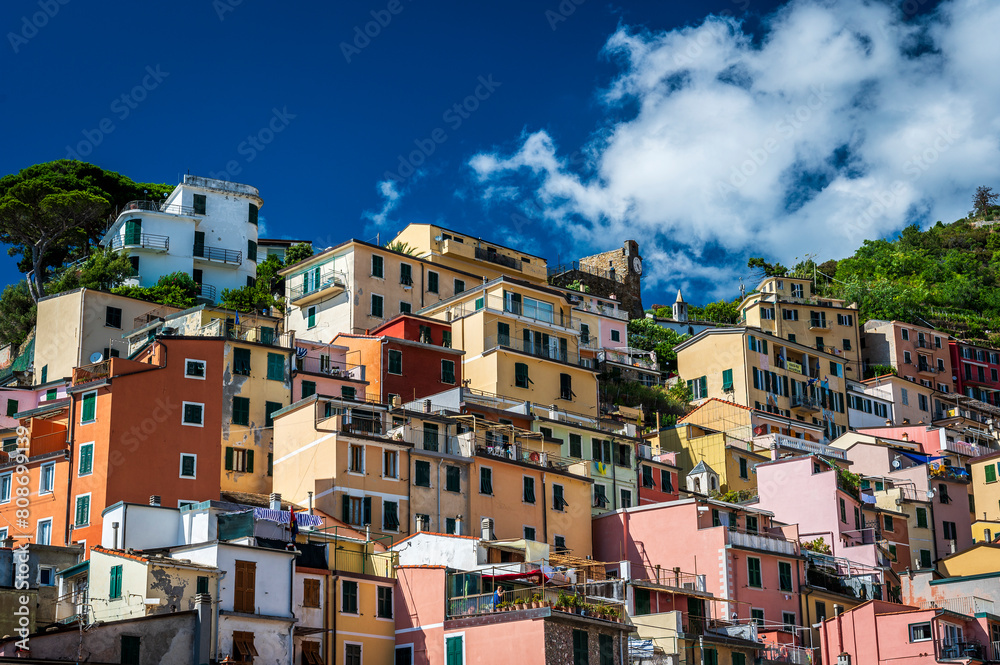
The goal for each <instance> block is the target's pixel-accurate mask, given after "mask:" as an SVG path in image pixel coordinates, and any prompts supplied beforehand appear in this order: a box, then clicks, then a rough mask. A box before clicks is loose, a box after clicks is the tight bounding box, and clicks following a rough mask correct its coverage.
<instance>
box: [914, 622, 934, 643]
mask: <svg viewBox="0 0 1000 665" xmlns="http://www.w3.org/2000/svg"><path fill="white" fill-rule="evenodd" d="M909 629H910V641H911V642H923V641H924V640H929V639H931V622H930V621H925V622H924V623H911V624H910V625H909Z"/></svg>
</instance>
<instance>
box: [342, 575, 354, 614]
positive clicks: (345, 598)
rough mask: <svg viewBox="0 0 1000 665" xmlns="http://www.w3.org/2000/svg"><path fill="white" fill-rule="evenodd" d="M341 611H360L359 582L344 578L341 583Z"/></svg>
mask: <svg viewBox="0 0 1000 665" xmlns="http://www.w3.org/2000/svg"><path fill="white" fill-rule="evenodd" d="M340 595H341V604H340V611H341V612H343V613H344V614H357V613H358V583H357V582H353V581H350V580H343V581H341V583H340Z"/></svg>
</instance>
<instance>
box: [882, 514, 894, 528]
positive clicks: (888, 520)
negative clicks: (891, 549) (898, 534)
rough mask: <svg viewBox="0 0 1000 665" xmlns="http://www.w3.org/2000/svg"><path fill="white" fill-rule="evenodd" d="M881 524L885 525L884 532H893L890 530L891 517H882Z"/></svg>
mask: <svg viewBox="0 0 1000 665" xmlns="http://www.w3.org/2000/svg"><path fill="white" fill-rule="evenodd" d="M882 523H883V524H884V525H885V530H886V531H892V530H893V528H892V526H893V525H892V515H883V516H882Z"/></svg>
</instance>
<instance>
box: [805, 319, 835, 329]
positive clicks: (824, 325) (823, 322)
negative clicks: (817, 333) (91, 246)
mask: <svg viewBox="0 0 1000 665" xmlns="http://www.w3.org/2000/svg"><path fill="white" fill-rule="evenodd" d="M809 327H810V328H811V329H814V330H829V329H830V321H828V320H827V319H825V318H824V319H809Z"/></svg>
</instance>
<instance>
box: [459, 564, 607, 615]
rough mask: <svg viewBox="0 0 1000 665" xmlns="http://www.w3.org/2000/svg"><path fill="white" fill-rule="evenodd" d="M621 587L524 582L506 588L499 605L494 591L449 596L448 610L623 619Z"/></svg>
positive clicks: (466, 613)
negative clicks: (514, 586) (554, 613)
mask: <svg viewBox="0 0 1000 665" xmlns="http://www.w3.org/2000/svg"><path fill="white" fill-rule="evenodd" d="M530 578H531V575H525V576H524V579H530ZM609 587H611V589H609ZM622 588H623V585H622V584H621V583H620V581H610V582H596V583H595V582H589V583H583V584H565V585H558V584H551V585H549V584H546V585H544V586H524V587H519V588H515V589H506V590H505V591H504V595H503V599H502V601H501V603H500V604H499V605H495V604H494V602H493V593H492V592H491V593H480V594H472V595H463V596H453V597H450V598H449V599H448V605H447V613H448V618H449V619H455V618H460V617H468V616H478V615H484V614H495V615H499V616H498V617H497V618H506V617H504V614H505V613H509V615H510V616H509V619H511V620H518V619H529V618H535V615H531V614H528V615H525V614H523V613H522V612H523V611H525V610H545V611H546V612H552V611H555V612H565V613H567V614H575V615H578V616H584V617H589V618H591V619H602V620H604V621H613V622H615V623H621V621H622V618H623V617H624V616H625V611H624V610H625V606H624V603H623V602H622V600H623V599H624V598H623V596H624V594H623V593H622ZM609 590H610V591H611V594H610V595H609V594H608V593H607V592H608V591H609ZM612 596H615V597H612Z"/></svg>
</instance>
